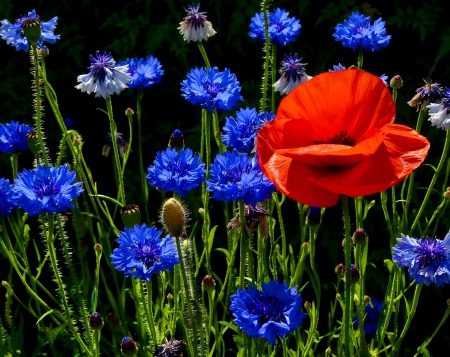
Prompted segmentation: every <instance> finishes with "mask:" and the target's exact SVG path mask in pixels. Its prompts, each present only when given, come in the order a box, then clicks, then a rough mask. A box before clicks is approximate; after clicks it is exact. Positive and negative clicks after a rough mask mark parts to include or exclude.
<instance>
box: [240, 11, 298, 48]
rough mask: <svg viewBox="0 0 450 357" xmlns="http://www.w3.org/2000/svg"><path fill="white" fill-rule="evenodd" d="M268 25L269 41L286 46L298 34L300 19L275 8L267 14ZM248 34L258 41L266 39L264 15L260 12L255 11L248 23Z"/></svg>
mask: <svg viewBox="0 0 450 357" xmlns="http://www.w3.org/2000/svg"><path fill="white" fill-rule="evenodd" d="M267 20H268V25H269V38H270V42H272V43H273V44H275V45H280V46H286V45H287V44H288V43H290V42H292V41H295V40H296V39H297V36H299V35H300V29H301V28H302V25H300V21H299V20H297V18H296V17H295V16H294V17H289V12H287V11H286V10H282V9H279V8H278V9H276V10H275V11H274V12H271V13H268V14H267ZM248 35H249V36H250V37H251V38H253V39H255V40H260V41H266V34H265V27H264V15H263V13H262V12H260V13H256V14H255V16H254V17H252V21H251V23H250V32H249V33H248Z"/></svg>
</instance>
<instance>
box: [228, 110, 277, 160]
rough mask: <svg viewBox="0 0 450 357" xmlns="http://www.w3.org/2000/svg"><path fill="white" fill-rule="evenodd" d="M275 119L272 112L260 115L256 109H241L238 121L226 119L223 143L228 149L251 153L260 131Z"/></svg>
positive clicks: (237, 116) (237, 114)
mask: <svg viewBox="0 0 450 357" xmlns="http://www.w3.org/2000/svg"><path fill="white" fill-rule="evenodd" d="M274 117H275V116H274V115H273V114H272V113H271V112H264V113H261V114H258V112H257V111H256V109H254V108H252V109H250V108H249V107H247V108H246V109H243V108H241V109H240V110H239V111H238V112H236V119H234V118H233V117H227V118H225V126H224V127H223V131H224V132H225V134H224V135H222V141H223V143H224V144H225V145H226V146H227V147H231V148H235V149H236V150H238V151H244V152H247V153H249V152H250V151H251V150H252V149H253V146H254V142H255V138H256V134H257V133H258V130H259V129H260V128H261V127H262V126H263V125H264V124H265V123H266V122H267V121H269V120H272V119H273V118H274Z"/></svg>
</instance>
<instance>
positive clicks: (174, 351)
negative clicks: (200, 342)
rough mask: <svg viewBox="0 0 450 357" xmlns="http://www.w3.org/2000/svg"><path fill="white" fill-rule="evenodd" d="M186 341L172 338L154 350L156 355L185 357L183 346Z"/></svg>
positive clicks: (161, 356)
mask: <svg viewBox="0 0 450 357" xmlns="http://www.w3.org/2000/svg"><path fill="white" fill-rule="evenodd" d="M185 345H186V343H185V342H184V341H183V340H180V341H179V340H175V339H174V338H171V339H170V340H167V338H166V341H165V342H164V343H163V344H162V345H158V346H156V347H155V350H154V352H153V356H154V357H183V353H182V348H183V346H185Z"/></svg>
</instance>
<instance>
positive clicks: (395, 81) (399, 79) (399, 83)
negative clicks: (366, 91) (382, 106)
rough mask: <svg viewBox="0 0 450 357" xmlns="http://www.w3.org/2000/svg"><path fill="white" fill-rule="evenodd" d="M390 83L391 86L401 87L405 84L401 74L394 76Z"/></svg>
mask: <svg viewBox="0 0 450 357" xmlns="http://www.w3.org/2000/svg"><path fill="white" fill-rule="evenodd" d="M389 85H390V86H391V88H394V89H400V88H401V87H402V86H403V79H402V77H400V76H399V75H396V76H394V77H392V78H391V81H390V82H389Z"/></svg>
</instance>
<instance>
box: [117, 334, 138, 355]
mask: <svg viewBox="0 0 450 357" xmlns="http://www.w3.org/2000/svg"><path fill="white" fill-rule="evenodd" d="M137 350H138V347H137V346H136V342H134V341H133V339H132V338H131V337H124V338H123V340H122V344H121V346H120V351H121V352H122V354H123V355H124V356H126V357H134V356H136V354H137Z"/></svg>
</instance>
